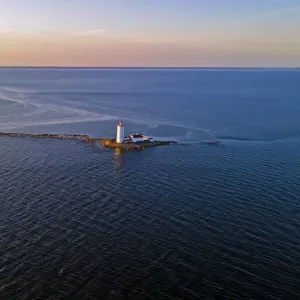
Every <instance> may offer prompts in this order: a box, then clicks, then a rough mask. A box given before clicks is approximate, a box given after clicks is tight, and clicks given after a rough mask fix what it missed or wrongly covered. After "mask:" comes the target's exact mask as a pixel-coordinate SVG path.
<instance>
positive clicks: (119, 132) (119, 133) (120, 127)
mask: <svg viewBox="0 0 300 300" xmlns="http://www.w3.org/2000/svg"><path fill="white" fill-rule="evenodd" d="M124 132H125V130H124V123H123V122H122V121H120V122H119V123H118V125H117V138H116V142H117V143H118V144H122V143H123V141H124Z"/></svg>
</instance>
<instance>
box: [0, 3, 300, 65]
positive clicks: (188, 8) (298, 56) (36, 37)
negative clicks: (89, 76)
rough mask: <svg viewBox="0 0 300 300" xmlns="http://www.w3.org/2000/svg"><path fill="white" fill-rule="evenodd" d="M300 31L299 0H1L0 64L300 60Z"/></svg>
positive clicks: (281, 62)
mask: <svg viewBox="0 0 300 300" xmlns="http://www.w3.org/2000/svg"><path fill="white" fill-rule="evenodd" d="M299 32H300V1H299V0H297V1H295V0H286V1H285V0H281V1H279V0H273V1H271V0H264V1H263V0H260V1H258V0H251V1H249V0H248V1H245V0H223V1H222V0H211V1H208V0H206V1H205V0H164V1H162V0H148V1H145V0H107V1H104V0H51V1H50V0H43V1H40V0H0V65H82V66H110V65H112V66H116V65H122V66H126V65H138V66H140V65H144V66H148V65H149V66H152V65H155V66H164V65H165V66H172V65H174V66H177V65H178V66H183V65H186V66H300V34H299ZM70 52H72V55H67V53H70Z"/></svg>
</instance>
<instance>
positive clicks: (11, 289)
mask: <svg viewBox="0 0 300 300" xmlns="http://www.w3.org/2000/svg"><path fill="white" fill-rule="evenodd" d="M299 83H300V70H299V69H291V70H284V69H279V70H270V69H239V70H234V69H178V70H176V69H165V70H161V69H160V70H159V69H147V70H143V69H119V70H118V69H0V131H12V132H15V131H22V132H58V133H60V132H67V133H68V132H76V133H88V134H91V135H94V136H114V135H115V131H116V122H117V121H118V120H120V119H122V120H123V121H124V123H125V126H126V127H125V130H126V132H127V133H130V132H138V131H140V132H143V133H145V134H149V135H151V136H153V137H156V138H161V139H162V138H165V139H174V140H177V141H179V142H180V143H179V144H178V145H174V146H165V147H157V148H152V149H147V150H144V151H140V152H139V151H134V152H125V153H120V152H118V151H114V150H111V149H103V148H101V147H100V145H95V146H91V145H87V144H83V143H80V142H74V141H63V140H62V141H61V140H38V139H32V138H8V137H0V172H1V176H0V228H1V231H0V295H1V296H0V298H1V299H8V300H14V299H18V300H19V299H22V300H25V299H28V300H29V299H30V300H33V299H45V300H46V299H47V300H48V299H53V300H54V299H55V300H57V299H70V300H71V299H72V300H73V299H79V300H85V299H299V298H300V170H299V165H300V151H299V149H300V84H299ZM212 139H218V140H219V141H220V142H221V143H220V144H219V145H218V146H211V145H207V144H205V143H202V142H203V141H206V140H212Z"/></svg>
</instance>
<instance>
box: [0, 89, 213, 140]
mask: <svg viewBox="0 0 300 300" xmlns="http://www.w3.org/2000/svg"><path fill="white" fill-rule="evenodd" d="M51 101H52V103H51ZM53 102H55V104H54V103H53ZM59 103H61V104H59ZM71 105H72V102H70V101H66V100H64V99H62V98H59V97H57V96H55V97H53V96H52V95H51V96H50V97H49V96H45V94H40V93H37V92H34V91H21V90H17V89H13V88H0V107H1V106H2V107H4V106H5V107H6V109H5V111H6V114H3V113H2V114H0V130H3V131H4V130H5V131H11V130H14V129H16V128H25V129H26V128H27V127H28V128H29V129H30V127H32V126H34V127H36V126H45V125H49V126H52V125H63V124H76V123H88V122H99V121H100V122H101V121H117V120H120V119H122V120H124V121H128V122H131V123H136V124H138V125H143V130H144V131H145V134H148V135H151V136H155V137H164V138H165V137H170V138H173V139H176V140H178V141H190V142H193V141H194V142H196V141H202V140H207V139H214V138H215V135H214V134H213V133H212V132H210V131H209V130H205V129H201V128H197V127H193V126H189V125H186V124H179V123H176V122H172V121H170V120H166V119H160V118H156V117H152V116H147V115H145V114H144V112H143V114H139V113H138V112H136V113H133V112H132V110H128V109H124V108H113V107H109V106H107V105H106V106H105V105H101V104H99V106H98V108H100V109H101V110H103V111H104V112H105V113H99V112H93V111H89V110H87V109H83V108H78V107H77V108H76V107H72V106H71ZM1 111H2V112H3V109H2V110H1Z"/></svg>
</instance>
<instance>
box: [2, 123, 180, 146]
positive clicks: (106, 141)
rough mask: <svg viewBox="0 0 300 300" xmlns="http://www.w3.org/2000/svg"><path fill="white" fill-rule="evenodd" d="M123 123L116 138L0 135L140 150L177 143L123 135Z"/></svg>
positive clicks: (30, 134)
mask: <svg viewBox="0 0 300 300" xmlns="http://www.w3.org/2000/svg"><path fill="white" fill-rule="evenodd" d="M124 133H125V129H124V123H123V122H122V121H120V122H119V123H118V124H117V136H116V138H101V137H91V136H89V135H87V134H73V133H22V132H0V136H9V137H33V138H46V139H68V140H79V141H82V142H88V143H97V142H101V143H102V145H103V147H110V148H119V149H124V150H134V149H137V150H142V149H144V148H148V147H155V146H162V145H170V144H177V142H175V141H157V140H154V139H152V138H151V137H148V136H145V135H144V134H142V133H135V134H131V135H129V136H125V134H124Z"/></svg>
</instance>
